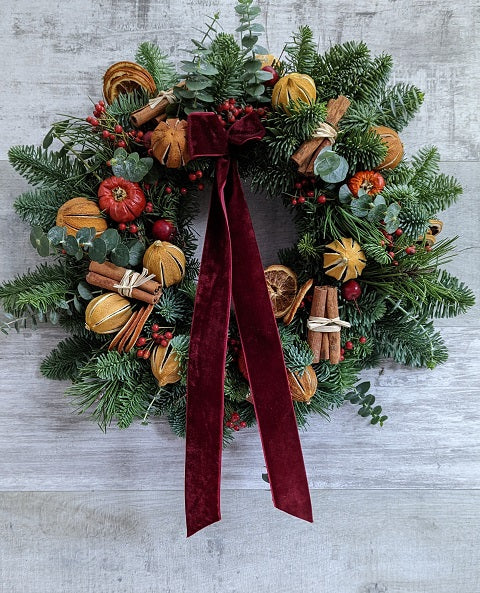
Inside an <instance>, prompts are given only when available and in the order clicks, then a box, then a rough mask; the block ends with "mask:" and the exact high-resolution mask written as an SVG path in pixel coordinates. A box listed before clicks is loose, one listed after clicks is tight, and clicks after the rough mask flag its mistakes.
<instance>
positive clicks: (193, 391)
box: [185, 113, 313, 536]
mask: <svg viewBox="0 0 480 593" xmlns="http://www.w3.org/2000/svg"><path fill="white" fill-rule="evenodd" d="M264 135H265V128H264V127H263V126H262V124H261V122H260V119H259V118H258V116H257V115H256V113H251V114H249V115H247V116H245V117H243V118H242V119H240V120H238V121H237V122H235V123H234V124H233V125H232V126H231V127H230V129H229V130H228V131H226V130H225V129H224V128H223V126H222V125H221V123H220V121H219V120H218V117H217V115H216V114H214V113H192V114H190V115H189V117H188V142H189V153H190V156H191V157H192V158H198V157H218V158H217V162H216V173H215V181H214V185H213V190H212V197H211V203H210V211H209V215H208V223H207V229H206V234H205V244H204V248H203V256H202V263H201V267H200V274H199V278H198V286H197V294H196V299H195V308H194V313H193V321H192V328H191V334H190V350H189V367H188V381H187V438H186V460H185V510H186V520H187V536H190V535H192V534H194V533H195V532H197V531H199V530H200V529H203V528H204V527H206V526H207V525H210V524H211V523H214V522H215V521H219V520H220V518H221V515H220V478H221V458H222V435H223V422H224V399H223V398H224V375H225V356H226V351H227V333H228V323H229V317H230V303H231V299H232V297H233V303H234V308H235V314H236V318H237V323H238V329H239V332H240V338H241V341H242V347H243V351H244V355H245V362H246V366H247V370H248V377H249V382H250V388H251V391H252V396H253V401H254V406H255V414H256V417H257V422H258V428H259V432H260V436H261V440H262V446H263V452H264V456H265V462H266V465H267V471H268V476H269V482H270V488H271V493H272V499H273V503H274V505H275V506H276V507H277V508H279V509H281V510H283V511H285V512H287V513H290V514H291V515H295V516H297V517H299V518H301V519H305V520H307V521H312V520H313V519H312V507H311V502H310V493H309V490H308V482H307V477H306V472H305V466H304V462H303V456H302V450H301V445H300V439H299V436H298V429H297V423H296V420H295V413H294V410H293V404H292V398H291V395H290V389H289V386H288V379H287V373H286V369H285V363H284V359H283V352H282V346H281V343H280V338H279V335H278V328H277V324H276V321H275V317H274V314H273V311H272V305H271V302H270V298H269V296H268V292H267V287H266V284H265V276H264V272H263V266H262V261H261V259H260V253H259V251H258V247H257V243H256V240H255V234H254V231H253V226H252V222H251V219H250V214H249V212H248V207H247V204H246V201H245V197H244V195H243V191H242V185H241V182H240V177H239V174H238V168H237V163H236V161H235V160H234V159H231V156H230V148H231V147H232V146H233V147H235V146H241V145H242V144H244V143H245V142H248V141H250V140H260V139H261V138H263V136H264Z"/></svg>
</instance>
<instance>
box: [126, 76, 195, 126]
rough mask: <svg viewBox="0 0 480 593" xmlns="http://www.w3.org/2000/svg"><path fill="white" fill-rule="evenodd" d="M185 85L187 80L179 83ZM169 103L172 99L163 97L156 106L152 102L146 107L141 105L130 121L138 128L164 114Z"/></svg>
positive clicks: (179, 85)
mask: <svg viewBox="0 0 480 593" xmlns="http://www.w3.org/2000/svg"><path fill="white" fill-rule="evenodd" d="M184 86H185V82H184V81H182V82H180V83H179V84H178V85H177V88H178V87H184ZM171 90H172V89H169V91H171ZM169 105H170V101H169V100H168V99H162V100H161V101H159V102H158V103H157V104H156V105H155V107H150V104H147V105H145V106H144V107H141V108H140V109H137V110H136V111H134V112H133V113H132V114H131V115H130V121H131V122H132V125H133V126H135V127H136V128H139V127H140V126H143V125H144V124H146V123H147V122H149V121H150V120H152V119H154V118H156V117H159V116H163V115H164V114H165V111H166V110H167V107H168V106H169Z"/></svg>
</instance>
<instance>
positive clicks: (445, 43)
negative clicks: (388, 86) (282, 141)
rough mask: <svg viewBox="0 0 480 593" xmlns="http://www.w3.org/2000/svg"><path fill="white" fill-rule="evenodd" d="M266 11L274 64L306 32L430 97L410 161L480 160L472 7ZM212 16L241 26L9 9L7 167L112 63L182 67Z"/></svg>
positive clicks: (109, 0)
mask: <svg viewBox="0 0 480 593" xmlns="http://www.w3.org/2000/svg"><path fill="white" fill-rule="evenodd" d="M260 5H261V6H262V8H263V15H262V17H261V18H262V22H263V23H264V24H265V25H266V30H267V33H266V37H265V45H267V46H268V47H269V48H270V50H271V51H272V52H273V53H276V54H277V55H278V54H279V53H280V52H281V50H282V47H283V44H284V43H285V42H286V41H288V40H289V38H290V35H291V33H292V30H293V29H295V28H296V27H298V26H299V25H301V24H307V23H308V24H309V25H311V26H312V27H313V29H314V30H315V34H316V40H317V41H318V45H319V47H320V49H321V50H325V49H327V48H328V47H329V46H330V45H331V44H333V43H339V42H345V41H349V40H360V39H364V40H365V41H367V42H368V44H369V46H370V47H371V48H372V50H373V51H374V52H376V53H381V52H382V51H387V52H389V53H391V54H392V55H393V56H394V58H395V64H396V66H395V72H394V80H395V81H402V82H411V83H414V84H417V85H418V86H419V87H420V88H422V89H424V90H425V91H426V92H427V97H426V100H425V104H424V106H423V108H422V111H421V113H420V115H419V117H418V119H417V120H416V122H415V124H412V125H411V126H410V127H409V129H408V130H407V131H406V132H405V133H404V134H403V137H404V139H405V141H406V143H407V146H408V147H409V149H410V150H413V149H415V148H417V147H418V146H419V145H422V144H423V143H425V142H427V143H432V142H433V143H436V144H438V145H439V147H440V149H441V152H442V154H443V157H444V159H446V160H475V159H477V158H478V154H479V140H478V138H479V132H480V125H479V119H478V110H475V109H474V107H473V106H474V105H475V104H476V102H477V88H478V87H479V82H480V81H479V78H480V69H479V67H478V47H479V45H478V39H477V36H476V34H475V26H474V25H475V23H476V22H478V2H477V1H476V0H468V1H466V2H456V3H452V2H450V1H449V0H438V1H436V2H431V1H422V2H412V0H396V1H389V2H381V3H380V2H376V3H374V4H372V2H371V1H369V0H360V1H357V2H354V3H353V2H352V1H351V0H340V1H338V2H336V3H335V4H334V5H331V8H330V7H329V6H327V5H325V3H320V2H318V1H314V0H311V1H310V2H299V1H295V2H289V1H287V0H279V1H277V2H275V3H270V2H269V1H267V0H262V1H261V2H260ZM217 10H220V12H221V14H222V25H223V27H224V29H225V30H230V31H233V30H234V29H235V27H236V26H237V22H236V20H235V16H234V13H233V10H232V3H231V2H227V0H221V1H220V2H211V1H210V0H208V1H207V2H199V1H198V0H185V1H183V2H172V1H169V2H153V0H142V1H137V2H131V1H130V0H102V2H95V1H94V0H84V1H83V2H80V3H75V4H73V5H72V4H67V3H64V4H58V3H50V2H48V1H47V0H41V1H39V2H35V3H33V4H32V3H31V2H30V0H15V1H13V0H6V1H5V2H3V4H2V8H1V11H2V18H1V19H0V23H1V24H0V27H1V35H0V55H2V65H3V71H4V72H5V73H8V75H7V76H6V79H5V80H4V83H3V84H2V88H1V89H0V106H1V107H2V108H1V109H0V125H1V126H2V129H3V133H2V136H1V138H0V158H3V157H4V155H5V154H6V151H7V149H8V147H9V146H10V145H12V144H14V143H37V142H39V140H40V139H41V138H42V135H44V134H45V132H46V130H47V129H48V125H49V123H50V122H51V121H52V119H55V117H56V114H59V113H73V114H76V115H81V114H82V113H84V114H85V115H87V114H88V112H89V110H90V103H89V100H88V98H87V97H88V96H90V97H92V99H94V100H98V99H99V98H100V93H101V77H102V74H103V72H104V71H105V70H106V68H107V67H108V66H109V65H110V64H111V63H113V62H116V61H120V60H125V59H127V60H129V59H132V58H133V56H134V52H135V50H136V48H137V46H138V44H139V42H140V41H141V40H153V41H158V42H159V43H160V44H161V45H162V47H163V48H164V50H165V51H166V52H167V53H168V54H170V55H171V56H172V58H173V59H176V60H177V61H178V60H180V59H185V57H186V56H185V53H184V52H182V51H181V50H182V49H183V48H184V47H186V42H187V41H188V40H189V39H190V38H191V37H192V36H197V37H198V35H199V33H197V32H195V31H194V27H197V26H201V25H202V23H203V22H205V21H206V17H207V16H208V15H211V14H213V13H214V12H215V11H217ZM180 24H181V25H180ZM13 113H15V114H16V116H13ZM12 124H13V125H12Z"/></svg>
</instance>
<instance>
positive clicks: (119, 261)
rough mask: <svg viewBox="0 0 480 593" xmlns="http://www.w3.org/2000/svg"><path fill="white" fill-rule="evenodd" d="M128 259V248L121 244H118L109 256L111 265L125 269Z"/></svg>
mask: <svg viewBox="0 0 480 593" xmlns="http://www.w3.org/2000/svg"><path fill="white" fill-rule="evenodd" d="M129 257H130V254H129V251H128V247H127V246H126V245H124V244H123V243H119V244H118V245H117V247H115V249H114V250H113V251H112V253H111V254H110V259H111V260H112V263H113V264H115V265H116V266H121V267H125V266H127V265H128V262H129Z"/></svg>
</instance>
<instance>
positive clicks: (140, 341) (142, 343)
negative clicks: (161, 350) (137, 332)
mask: <svg viewBox="0 0 480 593" xmlns="http://www.w3.org/2000/svg"><path fill="white" fill-rule="evenodd" d="M146 343H147V338H144V337H143V336H140V337H139V338H138V340H137V342H136V344H137V346H138V347H139V348H140V347H141V346H145V344H146Z"/></svg>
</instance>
